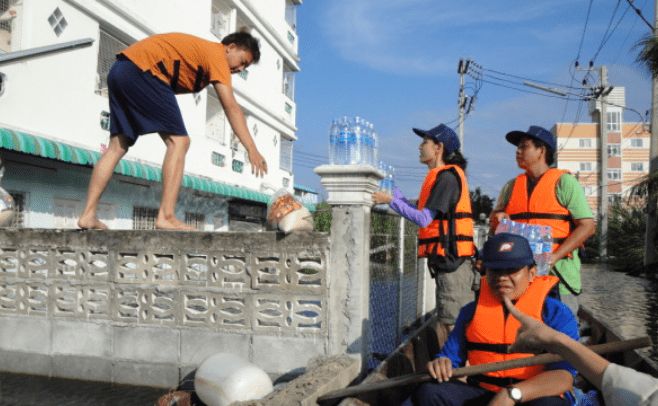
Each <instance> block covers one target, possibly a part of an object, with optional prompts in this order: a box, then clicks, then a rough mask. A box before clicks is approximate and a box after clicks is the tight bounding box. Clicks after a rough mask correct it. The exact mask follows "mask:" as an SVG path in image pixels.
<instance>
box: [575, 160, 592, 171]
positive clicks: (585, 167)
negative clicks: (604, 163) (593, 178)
mask: <svg viewBox="0 0 658 406" xmlns="http://www.w3.org/2000/svg"><path fill="white" fill-rule="evenodd" d="M578 170H579V171H581V172H592V163H591V162H580V163H579V164H578Z"/></svg>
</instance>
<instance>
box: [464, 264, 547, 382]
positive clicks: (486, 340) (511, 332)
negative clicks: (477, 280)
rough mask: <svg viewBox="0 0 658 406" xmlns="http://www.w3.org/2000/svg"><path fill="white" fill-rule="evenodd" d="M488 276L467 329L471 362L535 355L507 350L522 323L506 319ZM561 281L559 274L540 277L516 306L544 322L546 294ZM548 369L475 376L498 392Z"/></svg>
mask: <svg viewBox="0 0 658 406" xmlns="http://www.w3.org/2000/svg"><path fill="white" fill-rule="evenodd" d="M486 279H487V278H482V285H481V287H480V297H479V298H478V302H477V306H476V308H475V314H474V315H473V320H472V321H471V322H470V324H469V325H468V327H467V328H466V350H467V354H468V362H469V364H470V365H478V364H486V363H488V362H497V361H506V360H511V359H517V358H524V357H530V356H532V354H519V353H516V354H508V353H507V347H508V346H509V345H510V344H512V343H513V342H514V340H515V339H516V331H517V330H518V329H519V327H520V325H521V324H520V323H519V321H518V320H516V319H515V318H514V317H513V316H508V317H507V318H505V314H504V310H503V307H504V306H505V305H504V303H502V302H501V301H500V300H499V299H498V298H497V297H496V296H494V294H493V292H492V291H491V288H490V287H489V285H488V284H487V280H486ZM558 281H559V279H558V277H556V276H551V275H544V276H536V277H535V279H534V280H533V281H532V283H531V284H530V286H528V289H527V290H526V291H525V293H524V294H523V295H522V296H521V297H520V298H519V299H518V301H517V302H516V304H515V305H516V308H517V309H519V310H520V311H522V312H523V313H525V314H527V315H529V316H531V317H533V318H535V319H537V320H540V321H542V309H543V307H544V302H545V301H546V296H547V295H548V293H549V292H550V290H551V288H552V287H553V286H554V285H555V284H556V283H557V282H558ZM544 370H545V366H544V365H535V366H530V367H522V368H516V369H510V370H506V371H497V372H488V373H486V374H482V375H478V376H475V377H473V379H474V380H475V381H476V382H478V384H479V385H480V386H481V387H483V388H485V389H488V390H491V391H494V392H498V391H499V390H500V389H501V388H502V387H505V386H509V385H512V384H514V383H517V382H519V381H522V380H525V379H529V378H532V377H533V376H536V375H539V374H540V373H542V372H543V371H544Z"/></svg>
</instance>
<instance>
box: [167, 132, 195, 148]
mask: <svg viewBox="0 0 658 406" xmlns="http://www.w3.org/2000/svg"><path fill="white" fill-rule="evenodd" d="M160 136H161V137H162V140H163V141H164V142H165V144H166V145H167V148H173V149H176V150H184V151H185V152H187V150H188V149H189V148H190V143H191V142H190V137H188V136H187V135H171V134H160Z"/></svg>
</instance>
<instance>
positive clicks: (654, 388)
mask: <svg viewBox="0 0 658 406" xmlns="http://www.w3.org/2000/svg"><path fill="white" fill-rule="evenodd" d="M505 305H506V306H507V309H508V310H509V312H510V314H511V315H512V316H514V318H515V319H517V320H518V321H519V322H520V323H521V327H519V329H518V330H517V333H516V341H514V344H512V345H511V346H510V348H509V350H510V351H513V352H527V353H532V354H537V353H540V352H542V351H549V352H552V353H554V354H559V355H561V356H562V358H564V359H568V360H569V361H570V362H571V363H572V364H573V365H574V366H575V367H576V368H577V369H578V372H580V373H581V374H582V375H583V376H584V377H585V378H587V380H588V381H590V382H591V383H592V384H594V385H595V386H596V387H597V388H598V389H600V390H602V393H603V400H604V401H605V404H606V405H641V406H658V379H656V378H654V377H652V376H650V375H647V374H644V373H642V372H638V371H636V370H634V369H631V368H628V367H625V366H622V365H617V364H613V363H611V362H610V361H608V360H606V359H605V358H603V357H602V356H600V355H599V354H597V353H595V352H594V351H592V350H591V349H589V348H587V347H585V346H584V345H582V344H581V343H579V342H578V341H574V340H572V339H571V338H570V337H567V336H566V335H564V334H562V333H560V332H559V331H556V330H553V329H552V328H550V327H548V326H547V325H546V324H544V323H541V322H540V321H538V320H535V319H533V318H532V317H529V316H528V315H525V314H523V313H522V312H520V311H519V310H518V309H517V308H516V307H514V305H513V304H512V302H510V301H509V300H507V299H506V300H505Z"/></svg>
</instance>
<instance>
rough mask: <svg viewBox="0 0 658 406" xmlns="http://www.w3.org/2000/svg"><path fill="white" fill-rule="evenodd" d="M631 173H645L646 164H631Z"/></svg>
mask: <svg viewBox="0 0 658 406" xmlns="http://www.w3.org/2000/svg"><path fill="white" fill-rule="evenodd" d="M631 172H644V162H631Z"/></svg>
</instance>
